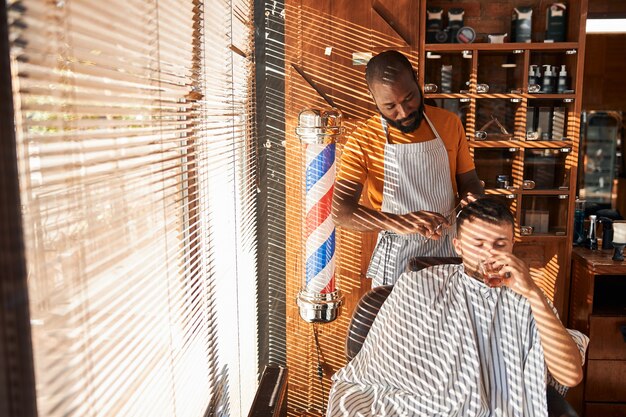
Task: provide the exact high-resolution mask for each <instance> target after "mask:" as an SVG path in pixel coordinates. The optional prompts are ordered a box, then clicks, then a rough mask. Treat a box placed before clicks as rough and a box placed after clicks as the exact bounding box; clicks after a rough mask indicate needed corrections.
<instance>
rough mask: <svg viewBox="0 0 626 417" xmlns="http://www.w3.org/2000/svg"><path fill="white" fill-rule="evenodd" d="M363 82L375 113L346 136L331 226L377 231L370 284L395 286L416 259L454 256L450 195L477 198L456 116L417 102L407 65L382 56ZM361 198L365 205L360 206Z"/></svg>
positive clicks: (396, 56) (399, 57)
mask: <svg viewBox="0 0 626 417" xmlns="http://www.w3.org/2000/svg"><path fill="white" fill-rule="evenodd" d="M365 78H366V82H367V86H368V88H369V91H370V94H371V96H372V98H373V100H374V103H375V105H376V107H377V109H378V112H379V113H380V114H378V115H375V116H373V117H371V118H370V119H368V120H367V121H366V122H365V123H364V124H363V125H361V126H360V127H358V128H357V129H356V130H355V131H354V132H353V133H352V134H351V135H350V137H349V138H348V141H347V142H346V145H345V146H344V148H343V153H342V157H341V166H340V169H339V172H338V174H337V180H336V182H335V192H334V196H333V215H334V219H335V223H336V224H337V225H339V226H343V227H345V228H347V229H352V230H358V231H379V236H378V243H377V244H376V248H375V249H374V253H373V255H372V259H371V261H370V265H369V268H368V271H367V276H368V277H369V278H372V280H373V282H372V286H373V287H374V286H379V285H386V284H393V283H395V281H396V279H397V278H398V277H399V276H400V275H401V274H402V273H403V272H405V271H406V267H407V263H408V262H409V261H410V259H411V258H413V257H417V256H457V255H456V252H455V250H454V246H453V243H452V239H453V238H454V233H455V232H454V230H455V228H454V227H448V226H450V223H451V222H452V221H453V219H454V214H455V213H454V208H455V206H456V198H457V193H458V195H459V198H460V199H461V200H466V201H468V200H473V198H474V197H473V195H478V194H482V193H483V188H482V186H481V183H480V181H479V179H478V176H477V175H476V170H475V167H474V162H473V160H472V157H471V155H470V153H469V148H468V145H467V139H466V137H465V130H464V128H463V124H462V123H461V121H460V120H459V118H458V117H457V116H456V115H455V114H453V113H451V112H449V111H447V110H443V109H439V108H437V107H433V106H428V105H424V97H423V94H422V91H421V89H420V87H419V85H418V83H417V77H416V75H415V71H414V70H413V67H412V66H411V63H410V62H409V60H408V59H407V58H406V57H405V56H404V55H403V54H401V53H400V52H397V51H385V52H382V53H380V54H378V55H376V56H375V57H373V58H372V59H371V60H370V61H369V63H368V64H367V68H366V71H365ZM364 188H366V193H367V194H366V198H367V200H368V202H369V205H370V206H371V207H372V208H368V207H366V206H364V205H362V204H360V198H361V194H362V192H363V189H364Z"/></svg>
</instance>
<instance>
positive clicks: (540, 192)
mask: <svg viewBox="0 0 626 417" xmlns="http://www.w3.org/2000/svg"><path fill="white" fill-rule="evenodd" d="M520 191H521V194H522V195H546V196H559V195H565V196H567V197H569V189H567V190H559V189H558V188H553V189H550V190H520Z"/></svg>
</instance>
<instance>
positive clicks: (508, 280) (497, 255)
mask: <svg viewBox="0 0 626 417" xmlns="http://www.w3.org/2000/svg"><path fill="white" fill-rule="evenodd" d="M490 255H491V256H490V257H489V258H488V259H487V262H492V263H493V265H494V267H495V268H500V271H499V274H500V276H502V282H500V284H498V285H494V286H496V287H500V286H503V285H504V286H507V287H509V288H510V289H512V290H513V291H515V292H516V293H518V294H519V295H521V296H523V297H525V298H528V297H530V296H531V295H532V294H533V293H534V292H536V291H537V290H538V289H539V287H538V286H537V284H535V281H533V279H532V277H531V276H530V269H529V268H528V265H526V263H525V262H524V261H522V260H521V259H520V258H518V257H517V256H515V255H513V254H512V253H508V252H499V251H490Z"/></svg>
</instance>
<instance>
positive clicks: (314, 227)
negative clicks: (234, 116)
mask: <svg viewBox="0 0 626 417" xmlns="http://www.w3.org/2000/svg"><path fill="white" fill-rule="evenodd" d="M296 132H297V134H298V136H299V138H300V141H301V143H302V152H303V156H304V158H303V160H304V168H303V178H302V179H303V181H302V182H303V184H304V186H303V189H304V190H303V194H304V195H303V202H304V204H303V208H304V219H303V223H302V232H303V233H302V235H303V236H302V239H303V242H304V245H303V246H304V248H303V249H304V250H303V253H304V271H303V272H304V273H303V276H304V277H303V280H302V284H303V285H302V289H301V291H300V293H299V294H298V299H297V302H298V306H299V308H300V316H301V317H302V318H303V319H304V320H305V321H307V322H310V323H328V322H331V321H333V320H334V319H335V318H337V315H338V313H339V310H340V307H341V304H342V301H343V299H342V297H341V295H340V292H339V290H338V289H337V288H336V283H335V225H334V223H333V219H332V213H331V208H332V199H333V189H334V183H335V138H336V137H337V136H338V135H340V134H341V112H339V111H338V110H335V109H333V110H314V109H309V110H304V111H302V112H300V115H299V116H298V127H297V129H296Z"/></svg>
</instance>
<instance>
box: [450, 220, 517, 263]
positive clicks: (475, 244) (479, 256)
mask: <svg viewBox="0 0 626 417" xmlns="http://www.w3.org/2000/svg"><path fill="white" fill-rule="evenodd" d="M454 248H455V249H456V251H457V253H458V254H459V255H461V257H462V258H463V265H465V270H466V271H467V272H468V273H469V274H477V273H478V270H479V268H478V264H479V263H480V261H482V260H484V259H487V258H489V257H491V256H492V255H491V254H490V251H491V252H493V251H499V252H507V253H512V252H513V228H512V227H511V225H510V224H509V223H501V224H492V223H488V222H485V221H483V220H480V219H472V220H469V221H465V222H464V223H463V225H462V226H461V228H460V230H459V231H458V236H457V237H456V238H455V239H454Z"/></svg>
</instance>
